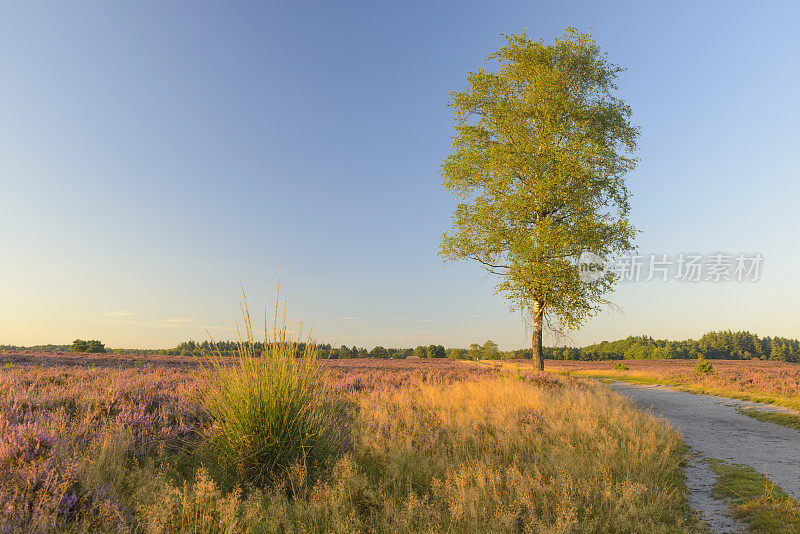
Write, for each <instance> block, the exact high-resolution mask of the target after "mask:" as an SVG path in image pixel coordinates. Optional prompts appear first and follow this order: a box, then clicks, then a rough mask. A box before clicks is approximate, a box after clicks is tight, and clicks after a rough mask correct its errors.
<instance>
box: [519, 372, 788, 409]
mask: <svg viewBox="0 0 800 534" xmlns="http://www.w3.org/2000/svg"><path fill="white" fill-rule="evenodd" d="M711 361H712V363H713V372H711V373H700V372H698V371H697V370H696V369H695V367H696V365H697V360H626V361H625V364H626V365H627V366H628V367H629V369H628V370H624V371H614V369H613V368H614V364H615V362H613V361H600V362H580V361H553V362H548V369H549V370H551V371H557V372H558V371H568V372H572V373H578V374H580V373H584V374H593V371H599V372H600V373H601V374H603V375H604V376H606V375H607V376H608V377H609V378H613V377H614V376H620V377H622V376H628V377H631V378H632V379H639V380H651V381H660V382H664V383H667V384H674V385H680V386H686V387H693V388H697V389H698V390H703V391H708V392H710V393H719V394H723V395H724V394H726V393H730V394H736V393H742V394H744V395H742V396H745V397H752V398H753V399H756V398H764V400H773V401H777V402H779V403H782V404H786V405H789V406H794V407H795V408H800V365H798V364H795V363H787V362H773V361H763V360H711ZM522 365H525V363H524V362H523V363H522Z"/></svg>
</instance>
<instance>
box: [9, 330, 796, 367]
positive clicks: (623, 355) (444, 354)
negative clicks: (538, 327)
mask: <svg viewBox="0 0 800 534" xmlns="http://www.w3.org/2000/svg"><path fill="white" fill-rule="evenodd" d="M89 344H92V345H91V346H93V347H95V348H97V347H98V345H99V346H100V347H103V345H102V343H99V342H97V341H89V342H85V341H82V340H75V343H73V344H72V345H37V346H32V347H20V346H15V345H0V350H2V351H4V352H17V351H22V350H41V351H61V352H67V351H72V352H87V350H86V349H85V347H87V346H90V345H89ZM237 344H238V343H237V342H236V341H217V342H214V343H212V342H210V341H202V342H197V341H192V340H190V341H184V342H183V343H180V344H179V345H177V346H176V347H173V348H169V349H136V348H132V349H131V348H120V349H111V348H109V349H106V348H104V347H103V348H102V350H99V351H98V350H94V351H92V350H89V351H88V352H107V353H112V354H114V353H116V354H136V355H143V356H144V355H171V356H183V357H201V356H208V355H211V354H218V355H221V356H224V357H230V356H235V355H236V354H237V352H236V351H237ZM256 346H257V347H258V348H259V350H263V347H264V345H263V343H260V342H259V343H256ZM317 348H318V350H319V357H320V358H325V359H328V358H331V359H347V358H379V359H401V358H450V359H459V360H497V359H504V360H511V359H530V358H531V349H530V348H528V349H517V350H508V351H503V350H500V348H499V347H498V345H497V344H496V343H494V342H493V341H491V340H487V341H486V342H485V343H483V344H478V343H473V344H472V345H471V346H470V348H469V349H464V348H449V349H447V348H445V347H444V346H443V345H427V346H423V345H420V346H418V347H416V348H385V347H382V346H377V347H374V348H372V349H366V348H364V347H356V346H352V347H347V346H345V345H342V346H340V347H334V346H332V345H331V344H330V343H321V344H317ZM297 350H298V355H299V354H302V352H303V351H304V350H305V344H304V343H300V344H298V347H297ZM544 355H545V358H547V359H549V360H577V361H597V360H646V359H696V358H706V359H727V360H749V359H754V358H755V359H760V360H772V361H785V362H800V341H798V340H797V339H791V338H785V337H770V336H765V337H760V336H758V335H757V334H752V333H750V332H747V331H738V332H733V331H730V330H725V331H720V332H714V331H712V332H708V333H707V334H705V335H703V336H702V337H701V338H700V339H698V340H694V339H688V340H684V341H669V340H665V339H653V337H651V336H648V335H641V336H628V337H627V338H625V339H619V340H616V341H602V342H600V343H596V344H593V345H587V346H585V347H580V348H577V347H567V346H560V347H558V346H556V347H544Z"/></svg>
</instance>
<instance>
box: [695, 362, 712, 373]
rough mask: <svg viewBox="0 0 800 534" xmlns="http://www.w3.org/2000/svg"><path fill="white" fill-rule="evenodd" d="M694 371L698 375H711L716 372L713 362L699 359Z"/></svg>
mask: <svg viewBox="0 0 800 534" xmlns="http://www.w3.org/2000/svg"><path fill="white" fill-rule="evenodd" d="M694 370H695V371H697V372H698V373H705V374H710V373H713V372H714V366H713V365H711V362H710V361H708V360H706V359H705V358H698V359H697V365H695V367H694Z"/></svg>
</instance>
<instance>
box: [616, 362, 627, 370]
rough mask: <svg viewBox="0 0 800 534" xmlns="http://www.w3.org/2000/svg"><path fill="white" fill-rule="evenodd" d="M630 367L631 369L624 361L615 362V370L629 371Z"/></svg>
mask: <svg viewBox="0 0 800 534" xmlns="http://www.w3.org/2000/svg"><path fill="white" fill-rule="evenodd" d="M628 369H630V367H628V366H627V365H625V364H624V363H622V362H617V363H615V364H614V370H615V371H627V370H628Z"/></svg>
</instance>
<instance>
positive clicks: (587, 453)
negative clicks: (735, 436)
mask: <svg viewBox="0 0 800 534" xmlns="http://www.w3.org/2000/svg"><path fill="white" fill-rule="evenodd" d="M3 357H4V358H5V360H6V361H7V362H8V361H9V360H10V363H11V365H5V366H3V367H2V368H0V532H31V531H34V532H47V531H104V532H107V531H115V532H153V533H160V532H167V531H169V532H242V531H244V532H247V531H263V532H290V531H298V530H305V531H342V532H344V531H347V532H352V531H376V532H384V531H385V532H392V531H436V530H442V529H447V528H448V525H450V526H452V525H456V526H457V528H456V530H459V531H481V530H483V531H485V530H487V529H491V530H495V531H507V532H512V531H514V532H516V531H519V530H520V529H523V530H524V529H525V528H528V529H532V530H553V529H560V530H562V531H565V532H566V531H576V532H581V531H583V530H581V528H583V527H582V526H581V525H584V526H585V525H589V527H587V528H589V530H591V529H592V528H593V529H595V531H597V529H601V530H602V529H603V528H607V529H611V530H615V529H616V530H620V531H642V529H643V528H644V527H645V526H648V525H652V524H654V522H655V524H658V525H661V526H663V527H664V530H670V531H682V528H683V526H684V525H688V523H686V522H685V521H686V520H685V519H684V516H683V514H684V497H683V493H682V490H681V487H680V485H679V484H678V482H676V481H678V480H679V478H676V473H678V472H679V470H680V467H679V462H680V460H681V449H680V446H679V441H678V440H677V437H676V436H675V435H674V434H673V433H671V431H670V430H669V429H668V428H666V427H665V426H663V425H661V424H660V423H658V422H656V421H655V420H653V419H652V418H651V417H650V416H648V415H645V414H641V413H639V412H637V411H636V410H635V409H633V408H632V407H631V406H630V405H628V404H626V403H625V402H623V401H621V400H620V399H619V398H617V397H608V395H607V394H606V393H604V392H602V391H601V390H599V389H597V388H594V389H593V388H591V387H590V386H587V385H586V384H585V383H583V382H579V381H576V380H572V379H569V378H566V377H555V376H554V375H544V374H540V373H538V372H532V371H528V370H525V369H514V368H510V369H509V368H504V367H502V366H501V365H499V364H494V363H490V364H475V363H471V362H462V361H450V360H404V361H403V360H399V361H397V360H374V359H358V360H326V361H322V362H321V363H322V374H323V376H324V377H325V381H326V384H327V386H328V387H327V389H326V391H327V394H330V395H337V396H341V397H344V399H345V400H346V401H347V402H346V403H345V404H346V406H347V407H348V409H349V410H351V412H350V414H349V416H348V422H347V427H346V432H347V436H346V443H345V444H344V446H343V447H342V450H343V451H344V452H343V454H342V455H341V456H340V457H338V459H336V460H335V461H334V463H333V464H332V465H331V466H330V469H329V471H328V472H326V473H322V474H321V476H313V477H312V474H311V473H310V472H308V471H307V470H306V469H305V468H304V466H303V465H302V464H300V463H298V464H294V465H290V466H289V468H288V469H287V470H286V471H285V473H284V474H283V476H282V477H281V478H279V479H276V480H275V481H274V484H271V485H269V486H268V487H256V486H252V485H249V484H247V483H245V482H244V481H243V480H239V482H238V483H237V482H235V481H234V482H233V483H232V482H231V480H230V479H231V477H230V473H225V472H221V471H220V467H219V465H214V463H213V461H211V460H213V458H214V455H213V454H207V453H208V452H209V447H208V446H207V445H208V444H209V443H212V442H213V440H210V436H211V435H212V434H213V429H214V428H215V426H214V425H215V424H217V422H216V421H213V422H212V421H211V420H210V419H209V414H208V412H206V410H205V409H204V406H205V404H204V400H205V399H206V398H207V396H208V392H209V388H208V383H207V382H206V380H207V378H204V377H207V376H208V374H207V373H203V372H199V371H198V369H197V367H198V365H197V364H198V361H197V360H196V359H195V360H193V361H184V362H181V361H178V360H176V359H175V358H167V359H164V358H162V357H153V358H150V357H148V358H147V360H146V363H144V364H142V363H137V362H136V361H135V360H132V361H119V362H115V361H113V359H106V360H104V359H101V358H95V357H91V358H87V357H84V356H76V357H74V358H73V357H71V356H66V355H61V354H55V355H48V354H45V353H37V354H18V355H12V356H9V355H4V356H3ZM14 357H18V358H19V359H17V360H13V358H14ZM105 358H108V357H105ZM234 361H236V360H234V359H231V363H233V362H234ZM716 369H717V366H716V362H715V372H716ZM578 414H580V415H578ZM620 429H627V430H625V431H624V432H622V433H621V432H620ZM656 443H657V444H658V446H656V445H655V444H656ZM553 458H557V463H555V464H554V463H553V462H552V461H551V460H550V459H553ZM634 480H635V482H634ZM581 510H586V511H581ZM578 516H580V519H578ZM584 530H586V529H584Z"/></svg>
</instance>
